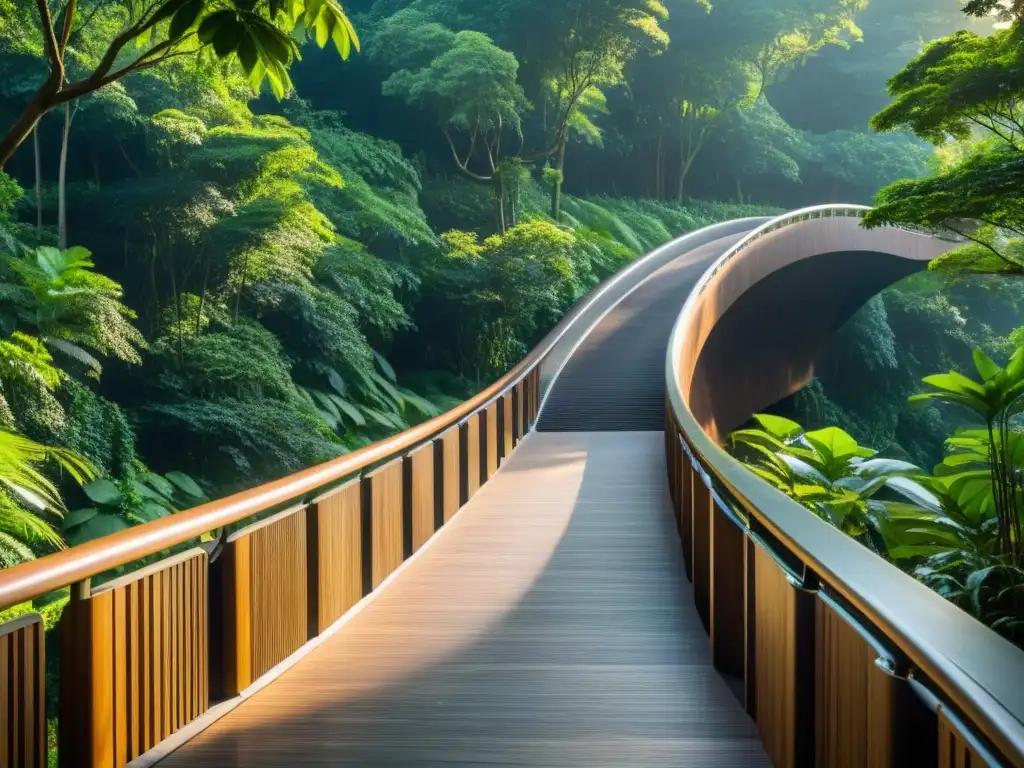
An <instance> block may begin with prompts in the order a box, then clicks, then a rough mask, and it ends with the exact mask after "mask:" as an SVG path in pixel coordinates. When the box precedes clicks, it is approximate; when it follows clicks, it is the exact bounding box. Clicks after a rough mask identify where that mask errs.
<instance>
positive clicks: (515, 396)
mask: <svg viewBox="0 0 1024 768" xmlns="http://www.w3.org/2000/svg"><path fill="white" fill-rule="evenodd" d="M522 437H523V387H522V384H521V383H520V384H516V385H515V386H513V387H512V447H513V448H514V447H515V446H517V445H519V441H520V440H521V439H522Z"/></svg>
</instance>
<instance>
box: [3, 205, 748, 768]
mask: <svg viewBox="0 0 1024 768" xmlns="http://www.w3.org/2000/svg"><path fill="white" fill-rule="evenodd" d="M760 221H762V220H746V221H739V222H729V223H726V224H722V225H717V226H714V227H709V228H706V229H704V230H701V231H700V232H697V233H693V234H691V235H688V236H686V237H683V238H681V239H680V240H678V241H676V242H674V243H671V244H669V245H667V246H665V247H663V248H661V249H659V250H657V251H655V252H653V253H651V254H649V255H648V256H646V257H644V258H642V259H639V260H638V261H636V262H634V263H633V264H632V265H630V266H629V267H627V268H626V269H624V270H623V271H622V272H620V273H619V274H618V275H615V276H614V277H612V278H610V279H609V280H607V281H605V282H604V283H602V284H601V285H600V286H598V287H597V288H595V289H594V290H593V291H592V292H591V293H590V294H589V295H588V296H587V297H585V298H584V299H582V300H581V301H580V302H579V303H578V304H577V305H576V306H575V307H574V308H573V309H572V310H571V311H570V313H569V314H568V315H567V316H566V317H565V318H564V319H563V320H562V321H561V322H560V323H559V324H558V326H557V327H556V328H555V329H554V330H553V331H552V332H551V333H550V334H549V335H548V336H547V337H546V338H545V339H544V340H543V341H542V342H541V343H540V344H539V345H538V347H537V348H536V349H534V350H533V351H532V352H531V353H530V355H529V356H527V358H526V359H524V360H523V361H522V362H521V363H520V364H519V365H517V366H516V367H515V368H514V369H513V370H512V371H510V372H509V373H508V374H507V375H506V376H504V377H502V378H501V379H500V380H499V381H498V382H496V383H495V384H493V385H492V386H491V387H489V388H487V389H486V390H485V391H483V392H481V393H480V394H479V395H477V396H476V397H474V398H472V399H470V400H469V401H467V402H465V403H463V404H462V405H460V406H458V407H457V408H455V409H453V410H452V411H450V412H448V413H446V414H444V415H443V416H440V417H438V418H435V419H433V420H431V421H429V422H427V423H425V424H421V425H419V426H417V427H415V428H413V429H410V430H408V431H406V432H403V433H402V434H399V435H396V436H395V437H392V438H390V439H388V440H384V441H382V442H379V443H376V444H374V445H371V446H369V447H367V448H364V449H362V450H359V451H356V452H354V453H352V454H349V455H347V456H344V457H342V458H339V459H337V460H335V461H332V462H330V463H327V464H324V465H321V466H318V467H313V468H311V469H308V470H306V471H303V472H299V473H297V474H295V475H292V476H290V477H286V478H283V479H281V480H278V481H276V482H272V483H269V484H267V485H264V486H261V487H259V488H254V489H252V490H249V491H246V492H244V493H240V494H237V495H235V496H231V497H229V498H226V499H222V500H220V501H216V502H212V503H210V504H206V505H203V506H201V507H197V508H196V509H192V510H189V511H187V512H181V513H178V514H176V515H174V516H172V517H169V518H166V519H163V520H159V521H155V522H152V523H148V524H146V525H142V526H138V527H136V528H133V529H130V530H127V531H123V532H121V533H118V534H114V535H112V536H108V537H105V538H102V539H98V540H96V541H92V542H89V543H87V544H84V545H81V546H78V547H75V548H72V549H69V550H66V551H63V552H59V553H56V554H53V555H49V556H47V557H43V558H41V559H39V560H37V561H34V562H30V563H25V564H22V565H19V566H16V567H14V568H10V569H7V570H5V571H0V609H3V608H8V607H11V606H14V605H17V604H20V603H23V602H25V601H28V600H34V599H36V598H38V597H41V596H43V595H47V594H50V593H52V592H55V591H56V590H60V589H62V588H65V587H68V586H70V588H71V598H70V601H69V603H68V605H67V607H66V608H65V610H64V614H63V617H62V618H61V621H60V624H59V626H58V634H59V637H60V658H59V677H60V684H59V689H60V690H59V694H60V695H59V701H60V707H59V718H58V719H59V739H58V741H59V758H60V764H61V765H62V766H87V767H88V768H100V767H102V768H120V766H122V765H124V764H126V763H127V762H129V761H131V760H133V759H135V758H137V757H139V756H140V755H143V754H145V753H146V751H147V750H149V749H151V748H153V747H154V746H155V745H157V744H159V742H160V741H161V740H163V739H165V738H167V737H168V736H169V735H171V734H172V733H174V732H175V731H176V730H178V729H180V728H182V727H184V726H185V725H187V724H189V723H190V722H192V721H193V720H195V719H196V718H197V717H199V716H201V715H202V714H204V713H205V712H206V711H207V710H208V709H209V708H210V706H211V703H214V702H216V701H218V700H223V699H229V698H231V697H234V696H236V695H238V694H239V693H241V692H242V691H244V690H245V689H246V688H248V687H249V686H251V685H252V684H253V683H254V682H256V681H257V680H258V679H259V678H260V677H261V676H262V675H265V674H266V673H268V672H269V671H270V670H273V669H274V668H275V667H276V666H277V665H279V664H281V662H283V661H285V660H286V659H288V658H289V657H290V656H291V655H292V654H294V653H295V652H296V651H297V650H299V649H300V648H301V647H302V646H303V645H305V644H306V643H307V642H309V641H311V640H312V639H315V638H317V637H318V636H319V635H321V634H323V633H324V632H325V631H326V630H327V629H328V628H329V627H330V626H331V625H332V624H334V623H335V622H336V621H338V620H339V619H340V618H341V617H342V616H344V615H345V614H346V613H347V612H348V611H349V610H350V609H351V608H352V607H353V606H355V605H356V603H358V602H359V601H360V600H362V599H363V598H364V597H366V596H367V595H368V594H370V593H371V592H372V591H373V590H375V589H377V588H378V587H379V586H380V585H381V584H382V583H383V582H384V581H385V580H386V579H387V577H388V576H389V575H390V574H392V573H393V572H394V571H395V570H396V569H397V568H398V567H399V566H400V565H401V564H402V563H403V562H404V561H405V560H406V559H407V558H409V557H410V556H412V555H413V554H414V553H415V552H416V551H417V550H419V549H420V548H421V547H422V546H423V545H424V544H425V543H426V542H427V541H428V540H429V539H430V537H431V536H433V535H434V533H435V532H436V531H438V530H440V529H441V528H442V527H443V526H444V525H445V524H446V523H448V522H449V521H450V520H451V519H452V518H453V517H454V516H455V514H456V513H457V512H458V511H459V509H460V508H461V507H462V506H464V505H465V504H466V503H467V502H468V501H469V500H470V499H471V498H472V497H473V495H474V494H475V493H476V492H477V490H478V489H479V488H480V487H481V485H482V484H484V483H486V482H487V480H488V479H489V478H490V477H491V476H493V475H494V473H495V472H496V471H497V470H498V467H499V466H500V465H501V464H502V463H503V462H504V461H505V460H506V459H507V458H508V456H509V455H510V454H511V452H512V451H513V449H514V448H515V447H516V445H517V444H518V443H519V441H520V440H522V439H523V437H524V436H525V435H526V434H527V433H528V432H529V431H530V429H531V428H532V426H533V424H534V421H535V419H536V416H537V413H538V409H539V406H540V403H541V402H542V400H543V396H544V394H545V390H546V384H547V382H548V381H550V379H551V376H550V374H551V372H552V371H553V370H556V369H557V368H558V367H559V366H560V365H561V364H562V362H563V361H564V360H565V359H566V357H567V356H568V354H569V353H570V351H571V350H572V349H573V348H574V347H575V345H576V343H577V342H578V341H579V340H580V339H581V338H582V337H583V336H584V335H585V333H586V331H587V330H588V329H589V328H590V327H591V326H592V325H593V323H594V322H596V321H597V320H598V319H599V318H600V317H601V316H602V314H603V313H604V312H606V311H607V310H608V309H609V308H610V307H611V306H613V305H614V303H615V302H616V301H617V300H618V299H619V298H621V297H622V296H624V295H625V294H626V293H627V292H628V291H630V290H631V289H632V288H633V287H635V286H636V285H637V284H639V282H641V281H642V280H643V279H644V278H646V277H647V276H649V275H650V274H652V273H653V272H654V271H655V270H657V269H658V268H660V267H661V266H662V265H664V264H665V263H667V262H668V261H669V260H671V259H672V258H674V257H675V256H676V255H677V254H679V253H683V252H686V251H688V250H691V249H692V248H695V247H698V246H700V245H703V244H704V243H706V242H711V241H712V240H715V239H717V238H719V237H724V236H727V235H731V234H735V233H738V232H742V231H746V230H749V229H750V228H751V227H753V226H754V225H755V224H757V223H760ZM542 380H543V383H542ZM238 525H244V526H245V527H242V528H240V529H239V530H236V531H234V532H233V533H231V534H230V535H229V536H226V537H220V539H219V543H218V545H217V546H216V547H210V548H196V549H191V550H189V551H187V552H184V553H182V554H177V555H173V556H168V555H167V552H168V550H171V549H172V548H174V547H179V546H181V545H186V546H187V545H189V544H195V543H197V542H198V541H199V540H200V538H201V537H202V536H203V535H204V534H207V533H210V532H214V531H223V530H225V529H227V528H228V527H237V526H238ZM208 549H209V551H208ZM153 556H156V557H157V558H162V559H158V560H157V561H156V562H155V563H154V564H151V565H148V566H147V567H145V568H143V569H141V570H136V571H135V572H132V573H129V574H128V575H126V576H124V577H122V578H118V579H117V580H115V581H110V582H108V583H105V584H102V585H100V586H98V587H95V588H94V587H93V585H92V579H94V578H96V577H98V576H100V575H102V574H105V573H108V572H110V571H111V570H112V569H118V568H125V567H128V568H130V567H132V566H133V565H134V564H137V563H138V562H139V561H140V560H142V559H144V558H150V559H152V558H153ZM43 638H44V635H43V627H42V623H41V621H40V618H39V616H38V615H36V614H30V615H28V616H25V617H23V618H20V619H18V620H17V621H14V622H12V623H9V624H7V625H4V626H0V669H3V670H4V677H3V679H2V680H0V722H2V723H4V724H5V728H4V730H3V731H2V732H0V733H2V735H0V766H4V765H10V766H19V768H21V767H24V768H36V767H38V766H44V765H46V762H47V753H46V746H45V745H46V741H45V740H46V733H47V722H46V712H45V709H44V702H45V693H46V692H45V668H46V667H45V652H44V651H45V644H44V640H43Z"/></svg>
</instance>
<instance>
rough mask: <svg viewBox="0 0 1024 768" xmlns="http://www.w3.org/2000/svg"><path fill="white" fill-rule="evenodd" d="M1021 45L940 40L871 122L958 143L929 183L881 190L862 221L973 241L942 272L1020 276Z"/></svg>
mask: <svg viewBox="0 0 1024 768" xmlns="http://www.w3.org/2000/svg"><path fill="white" fill-rule="evenodd" d="M979 7H980V6H979V4H977V3H976V4H975V5H974V10H975V11H977V9H978V8H979ZM1008 13H1009V11H1008ZM1011 15H1012V14H1011ZM1022 45H1024V38H1021V36H1020V35H1019V34H1018V33H1017V29H1016V28H1010V29H1006V30H1001V31H997V32H996V33H995V34H992V35H989V36H987V37H983V36H981V35H977V34H975V33H973V32H969V31H962V32H958V33H956V34H954V35H951V36H949V37H946V38H943V39H940V40H936V41H934V42H933V43H931V44H930V45H929V46H927V47H926V48H925V50H924V52H923V53H921V55H920V56H918V57H917V58H916V59H914V60H913V61H912V62H910V64H908V65H907V67H906V68H905V69H904V70H903V71H902V72H900V73H899V74H897V75H896V76H894V77H893V78H892V80H891V81H890V83H889V90H890V93H891V94H892V96H893V97H894V101H893V103H892V104H890V106H888V107H887V108H886V109H884V110H883V111H882V112H881V113H879V114H878V115H876V116H875V118H874V120H873V122H872V124H873V126H874V127H875V128H876V129H877V130H883V131H885V130H903V129H906V130H911V131H913V132H914V133H916V134H917V135H918V136H920V137H922V138H924V139H927V140H928V141H931V142H932V143H934V144H936V145H938V146H942V145H944V144H946V143H947V142H948V137H953V138H954V139H956V140H957V141H959V142H961V147H960V151H959V152H958V153H957V155H951V153H949V152H948V151H947V152H946V153H945V156H944V157H945V158H946V159H947V160H948V162H947V163H946V164H945V167H942V168H940V171H939V172H938V173H937V174H935V175H934V176H933V177H931V178H928V179H924V180H921V181H904V182H897V183H896V184H893V185H892V186H890V187H888V188H886V189H884V190H882V192H881V193H880V194H879V196H878V201H877V202H878V205H877V206H876V210H874V211H873V212H872V213H871V214H870V215H869V216H868V217H867V219H866V224H867V225H868V226H879V225H883V224H894V223H895V224H914V225H918V226H924V227H928V228H931V229H935V230H939V231H943V230H945V231H947V232H952V233H955V234H956V235H958V236H960V237H961V238H963V239H965V240H968V241H970V245H967V246H966V247H964V248H961V249H958V250H956V251H954V252H952V253H950V254H948V255H946V256H945V257H943V258H942V259H940V260H939V261H938V262H937V263H936V264H935V268H936V269H938V270H941V271H946V272H952V273H954V274H965V273H966V274H970V273H989V272H994V273H1002V274H1020V273H1022V272H1024V261H1022V255H1024V253H1022V250H1024V247H1022V245H1021V242H1020V240H1021V238H1022V237H1024V220H1022V219H1021V216H1020V202H1021V188H1022V181H1024V175H1022V172H1024V162H1022V159H1021V158H1022V154H1021V150H1022V147H1024V144H1022V142H1024V130H1022V128H1021V113H1020V107H1019V101H1020V96H1021V94H1022V93H1024V85H1022V84H1024V47H1022Z"/></svg>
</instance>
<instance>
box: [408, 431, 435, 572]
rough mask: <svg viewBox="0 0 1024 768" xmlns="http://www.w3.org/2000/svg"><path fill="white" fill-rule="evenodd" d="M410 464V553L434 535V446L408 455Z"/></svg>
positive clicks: (425, 447)
mask: <svg viewBox="0 0 1024 768" xmlns="http://www.w3.org/2000/svg"><path fill="white" fill-rule="evenodd" d="M409 461H410V463H411V464H412V470H411V471H412V483H411V489H412V499H411V502H412V551H413V552H416V551H417V550H419V548H420V547H422V546H423V545H424V544H426V543H427V540H428V539H429V538H430V537H431V536H433V535H434V503H435V498H434V444H433V443H428V444H427V445H424V446H423V447H421V448H417V449H416V450H415V451H413V452H412V453H411V454H409Z"/></svg>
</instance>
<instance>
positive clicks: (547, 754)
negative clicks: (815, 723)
mask: <svg viewBox="0 0 1024 768" xmlns="http://www.w3.org/2000/svg"><path fill="white" fill-rule="evenodd" d="M734 240H735V238H733V237H730V238H727V239H726V240H723V241H719V242H716V243H713V244H712V245H710V246H705V247H703V248H701V249H699V250H698V251H695V252H692V253H690V254H687V255H685V256H683V257H680V258H679V259H678V260H676V261H674V262H672V263H670V264H669V265H667V266H666V267H664V268H662V269H661V270H660V271H659V272H658V273H657V274H656V275H655V276H654V278H653V279H651V280H649V281H648V282H646V283H645V284H644V285H643V286H642V287H641V288H640V290H637V291H635V292H634V293H632V294H631V295H630V296H629V297H627V299H626V300H625V301H624V302H623V303H622V304H620V305H619V306H618V307H617V308H616V309H614V310H613V311H612V312H611V313H609V314H608V315H607V316H606V317H605V318H604V319H603V320H602V321H601V322H600V323H599V324H598V325H597V326H596V327H595V328H594V330H593V332H592V333H591V335H590V337H589V338H588V339H587V340H586V341H585V342H584V343H583V344H582V345H581V346H580V347H579V348H578V349H577V351H576V353H575V355H574V357H573V358H571V359H570V361H569V363H568V364H567V365H566V367H565V368H564V370H563V372H562V375H561V376H560V377H559V378H558V379H557V380H556V381H555V384H554V387H553V389H552V390H551V392H550V394H549V398H548V401H547V404H546V406H545V407H544V410H543V412H542V415H541V417H540V424H541V425H542V426H543V428H544V429H545V430H547V431H545V432H535V433H533V434H531V435H530V436H529V437H527V438H526V439H525V440H524V442H523V443H522V444H521V445H520V446H519V447H518V448H517V449H516V451H515V452H514V453H513V454H512V456H511V457H510V459H509V460H508V462H507V463H506V464H504V465H503V466H502V468H501V469H500V471H499V472H498V473H497V474H496V475H495V476H494V477H493V478H492V479H491V480H490V482H489V483H488V484H487V485H485V486H484V487H483V488H482V489H481V490H480V491H479V492H478V493H477V494H476V495H475V496H474V497H473V498H472V499H471V500H470V502H469V504H468V505H467V506H466V507H465V508H464V509H463V510H462V511H461V512H460V513H459V515H458V516H457V517H455V518H454V520H453V521H452V522H451V523H449V524H448V526H446V529H445V532H444V534H443V535H442V536H439V537H438V538H437V539H435V540H434V542H433V543H432V545H431V546H430V547H429V548H428V549H427V550H426V551H424V552H423V553H422V554H421V555H420V556H419V557H418V558H417V559H416V560H414V561H412V562H411V563H409V564H408V565H407V566H406V568H405V569H404V570H403V571H402V572H401V573H400V574H398V576H397V578H396V579H395V580H394V582H393V583H391V584H390V585H388V586H387V588H385V589H384V590H382V591H381V592H380V593H379V594H378V595H377V597H376V599H375V600H373V601H372V602H371V603H369V604H368V605H367V606H366V607H365V608H364V609H363V610H362V611H361V612H360V613H358V614H356V615H355V616H354V617H352V618H351V620H350V621H349V622H348V623H347V624H346V625H345V626H344V627H342V628H341V629H340V631H338V632H337V634H335V635H334V636H332V637H331V638H329V639H328V640H326V642H324V643H323V644H322V645H321V646H319V647H318V648H316V649H315V650H313V651H312V652H311V653H310V654H309V655H308V656H307V657H305V658H304V659H303V660H302V661H300V662H299V663H298V664H297V665H296V666H295V667H294V668H293V669H291V670H290V671H289V672H287V673H286V674H285V675H284V676H282V677H281V678H280V679H278V680H277V681H275V682H274V683H272V684H271V685H269V686H268V687H267V688H265V689H264V690H262V691H260V692H259V693H257V694H256V695H255V696H253V697H252V698H250V699H249V700H247V701H245V702H244V703H242V704H241V705H240V706H239V707H238V708H237V709H235V710H234V711H233V712H231V713H230V714H228V715H227V716H226V717H224V718H222V719H221V720H219V721H218V722H216V723H215V724H214V725H213V726H212V727H210V728H209V729H208V730H206V731H205V732H203V733H202V734H200V735H199V736H198V737H196V738H194V739H193V740H192V741H191V742H189V743H187V744H185V745H184V746H183V747H181V748H180V749H179V750H178V751H176V752H175V753H173V754H172V755H171V756H170V757H168V758H167V759H166V760H164V761H163V762H162V763H161V765H162V766H163V767H164V768H177V766H182V767H184V766H194V765H219V766H224V767H225V768H230V767H232V766H238V767H241V766H252V767H253V768H256V767H261V766H267V767H268V768H269V766H280V765H289V764H297V765H306V764H330V765H363V766H389V767H392V766H393V767H396V768H397V767H399V766H412V765H417V766H420V765H438V766H440V765H446V766H447V765H488V766H588V768H589V767H590V766H623V765H643V766H652V767H655V766H681V765H700V766H710V767H714V766H761V765H765V766H766V765H768V760H767V757H766V756H765V753H764V749H763V746H762V744H761V741H760V739H759V737H758V734H757V731H756V728H755V727H754V725H753V723H752V721H751V720H750V719H749V718H748V717H747V716H746V714H745V713H744V711H743V708H742V707H741V705H740V703H739V701H738V700H737V699H736V697H735V696H734V695H733V694H732V692H731V691H730V690H729V689H728V687H727V686H726V684H725V682H724V681H723V680H722V679H721V678H720V677H719V675H718V674H717V673H716V672H715V670H714V668H713V667H712V664H711V659H710V654H709V651H708V640H707V635H706V633H705V630H704V627H703V625H702V623H701V620H700V618H699V616H698V614H697V612H696V610H695V608H694V604H693V598H692V592H691V589H690V586H689V584H688V583H687V582H686V579H685V577H684V569H683V562H682V559H681V556H680V554H679V552H680V548H679V538H678V534H677V533H676V531H675V529H674V526H673V523H672V511H671V506H670V500H669V497H668V493H667V484H666V479H665V478H666V468H665V463H664V449H663V435H662V432H661V431H660V423H659V422H660V421H661V420H662V419H663V418H664V410H663V406H662V402H661V398H662V397H663V390H662V388H663V386H664V384H663V375H662V370H663V361H664V351H665V345H666V342H667V339H668V333H669V331H670V329H671V326H672V322H673V320H674V318H675V316H676V314H677V313H678V309H679V306H680V302H681V300H682V297H684V296H685V295H686V293H687V292H688V290H689V286H690V285H691V284H692V283H693V282H694V281H695V280H696V279H697V277H699V275H700V273H701V271H702V269H703V266H704V265H705V263H706V262H707V261H708V260H709V259H710V258H711V257H713V256H715V255H718V254H719V253H721V252H722V250H723V249H724V248H726V247H728V245H729V244H731V243H732V242H733V241H734ZM623 358H625V359H623ZM569 389H572V392H571V396H566V395H565V394H564V391H565V390H569ZM581 398H582V399H585V401H586V402H585V405H584V407H582V408H578V407H576V403H577V402H578V401H579V400H580V399H581ZM647 410H650V411H652V413H647V412H646V411H647ZM655 424H657V426H654V427H653V428H652V429H650V430H649V431H643V430H644V429H645V428H646V427H648V426H653V425H655ZM555 429H563V430H566V431H565V432H561V433H553V432H552V430H555ZM615 429H618V430H624V431H609V430H615Z"/></svg>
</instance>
